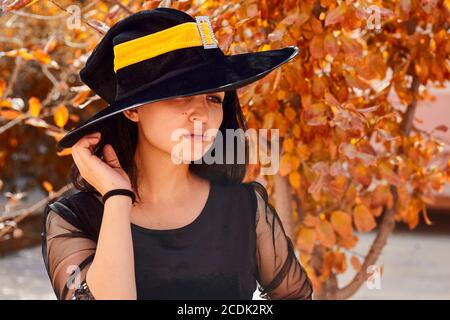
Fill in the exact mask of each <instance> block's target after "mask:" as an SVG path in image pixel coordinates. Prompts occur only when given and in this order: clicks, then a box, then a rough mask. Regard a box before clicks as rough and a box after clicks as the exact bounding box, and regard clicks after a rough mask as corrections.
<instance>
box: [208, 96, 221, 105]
mask: <svg viewBox="0 0 450 320" xmlns="http://www.w3.org/2000/svg"><path fill="white" fill-rule="evenodd" d="M209 97H211V98H213V99H212V101H213V102H214V103H218V104H221V103H222V99H220V98H219V97H216V96H209Z"/></svg>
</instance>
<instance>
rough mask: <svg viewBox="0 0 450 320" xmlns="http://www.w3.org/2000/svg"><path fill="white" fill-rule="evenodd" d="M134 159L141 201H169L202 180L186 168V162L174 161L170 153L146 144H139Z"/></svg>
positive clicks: (178, 197)
mask: <svg viewBox="0 0 450 320" xmlns="http://www.w3.org/2000/svg"><path fill="white" fill-rule="evenodd" d="M135 161H136V167H137V185H138V189H139V195H140V196H141V203H149V204H155V205H158V204H160V203H167V202H171V201H173V199H180V198H183V196H182V195H185V194H189V191H191V192H192V188H195V187H196V186H199V185H200V184H202V183H204V181H202V179H201V178H199V177H197V176H195V175H194V174H192V173H191V172H190V171H189V164H186V163H181V164H176V163H174V162H173V161H172V159H171V155H170V154H167V153H166V152H164V151H162V150H160V149H158V148H156V147H154V146H152V145H150V144H148V143H146V144H145V145H142V144H140V145H139V144H138V147H137V149H136V153H135ZM138 202H139V201H138Z"/></svg>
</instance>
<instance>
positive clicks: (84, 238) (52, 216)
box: [41, 202, 96, 300]
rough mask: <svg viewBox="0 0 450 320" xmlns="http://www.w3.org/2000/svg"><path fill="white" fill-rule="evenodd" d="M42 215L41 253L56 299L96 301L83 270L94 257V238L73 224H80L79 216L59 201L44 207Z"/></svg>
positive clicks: (85, 269) (85, 270)
mask: <svg viewBox="0 0 450 320" xmlns="http://www.w3.org/2000/svg"><path fill="white" fill-rule="evenodd" d="M44 216H45V219H44V226H43V232H42V234H41V235H42V255H43V259H44V263H45V267H46V269H47V273H48V276H49V278H50V282H51V285H52V287H53V290H54V292H55V295H56V297H57V299H58V300H69V299H71V300H95V299H94V297H93V295H92V293H91V292H90V290H89V287H88V286H87V283H86V273H87V270H88V269H89V266H90V265H91V263H92V260H93V258H94V253H95V248H96V241H94V240H93V239H92V237H91V236H90V235H89V234H87V233H86V232H84V231H82V230H81V229H80V228H77V227H76V226H75V225H79V219H78V217H77V216H76V215H75V214H74V212H73V211H72V210H71V209H70V208H69V207H67V206H66V205H64V204H62V203H59V202H54V203H52V204H51V205H50V206H47V207H46V209H45V214H44ZM63 217H64V218H63ZM69 221H70V222H69Z"/></svg>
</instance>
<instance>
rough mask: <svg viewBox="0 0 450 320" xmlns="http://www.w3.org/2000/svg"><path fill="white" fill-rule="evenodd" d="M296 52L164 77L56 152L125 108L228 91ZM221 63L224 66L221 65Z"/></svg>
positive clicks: (81, 128) (250, 56) (245, 57)
mask: <svg viewBox="0 0 450 320" xmlns="http://www.w3.org/2000/svg"><path fill="white" fill-rule="evenodd" d="M299 51H300V49H299V48H298V47H297V46H289V47H286V48H282V49H274V50H267V51H258V52H250V53H243V54H236V55H225V56H224V59H225V60H224V61H221V63H214V62H208V63H205V64H203V65H202V66H196V67H195V69H194V70H186V71H185V72H184V73H179V74H177V75H176V76H173V77H168V78H166V79H163V80H162V81H159V82H157V83H152V85H151V86H150V87H148V88H145V89H142V90H140V91H138V92H136V93H134V94H133V95H131V96H130V97H129V98H126V99H123V100H121V101H116V102H114V103H112V104H110V105H108V106H107V107H106V108H104V109H102V110H101V111H99V112H97V113H96V114H95V115H93V116H92V117H90V118H89V119H87V120H86V121H84V122H83V123H81V124H80V125H78V126H77V127H76V128H74V129H72V130H71V131H69V132H68V133H67V134H66V135H65V136H64V137H63V138H62V139H61V140H59V141H58V143H57V148H58V149H63V148H70V147H72V146H73V145H74V144H75V143H76V142H77V141H78V140H79V139H81V138H82V137H83V136H84V135H86V134H89V133H90V132H92V131H96V130H97V129H99V128H100V127H101V125H102V124H103V123H104V121H105V120H106V119H109V118H111V117H113V116H115V115H117V114H119V113H120V112H123V111H125V110H127V109H131V108H136V107H139V106H141V105H144V104H147V103H151V102H157V101H161V100H167V99H172V98H177V97H184V96H192V95H197V94H204V93H209V92H218V91H229V90H235V89H238V88H241V87H243V86H246V85H248V84H250V83H252V82H255V81H257V80H259V79H261V78H263V77H264V76H265V75H267V74H268V73H270V72H271V71H272V70H274V69H275V68H277V67H279V66H281V65H282V64H284V63H286V62H288V61H290V60H292V59H293V58H294V57H295V56H296V55H297V54H298V53H299ZM223 62H224V63H223Z"/></svg>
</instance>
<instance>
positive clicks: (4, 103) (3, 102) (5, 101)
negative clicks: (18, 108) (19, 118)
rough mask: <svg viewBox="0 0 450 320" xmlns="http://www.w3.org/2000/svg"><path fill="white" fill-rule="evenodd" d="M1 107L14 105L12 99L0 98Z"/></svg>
mask: <svg viewBox="0 0 450 320" xmlns="http://www.w3.org/2000/svg"><path fill="white" fill-rule="evenodd" d="M0 107H7V108H11V107H12V103H11V100H9V99H0Z"/></svg>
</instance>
